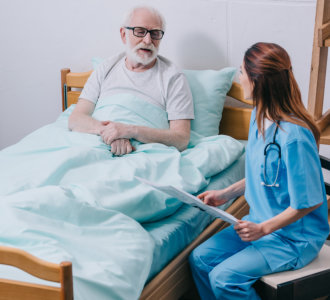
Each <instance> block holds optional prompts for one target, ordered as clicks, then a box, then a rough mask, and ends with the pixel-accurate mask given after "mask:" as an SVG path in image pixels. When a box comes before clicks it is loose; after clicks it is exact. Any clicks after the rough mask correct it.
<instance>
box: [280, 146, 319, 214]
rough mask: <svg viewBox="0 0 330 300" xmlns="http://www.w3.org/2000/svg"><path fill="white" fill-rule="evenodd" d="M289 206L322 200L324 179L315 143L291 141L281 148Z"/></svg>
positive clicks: (306, 205)
mask: <svg viewBox="0 0 330 300" xmlns="http://www.w3.org/2000/svg"><path fill="white" fill-rule="evenodd" d="M283 155H284V160H285V163H286V165H287V168H286V169H287V182H288V192H289V196H290V206H291V207H292V208H294V209H302V208H307V207H312V206H315V205H317V204H319V203H321V202H323V200H324V197H325V192H324V180H323V175H322V170H321V163H320V158H319V155H318V152H317V148H316V145H315V143H312V142H311V141H299V140H298V141H297V140H296V141H293V142H291V143H289V144H288V145H287V146H286V147H285V149H283Z"/></svg>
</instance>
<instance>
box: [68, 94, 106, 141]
mask: <svg viewBox="0 0 330 300" xmlns="http://www.w3.org/2000/svg"><path fill="white" fill-rule="evenodd" d="M94 108H95V104H94V103H93V102H91V101H88V100H85V99H79V101H78V103H77V104H76V107H75V108H74V110H73V111H72V113H71V115H70V117H69V129H70V130H72V131H78V132H86V133H92V134H97V135H100V134H101V130H102V129H103V128H104V126H105V125H106V124H108V123H109V122H108V121H98V120H95V119H94V118H92V117H91V115H92V113H93V111H94Z"/></svg>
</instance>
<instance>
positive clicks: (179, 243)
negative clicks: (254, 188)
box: [143, 154, 245, 281]
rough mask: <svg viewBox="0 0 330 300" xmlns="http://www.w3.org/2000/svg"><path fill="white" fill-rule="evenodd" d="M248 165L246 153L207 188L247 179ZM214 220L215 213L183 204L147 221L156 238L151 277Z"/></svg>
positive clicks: (147, 227) (228, 203) (229, 202)
mask: <svg viewBox="0 0 330 300" xmlns="http://www.w3.org/2000/svg"><path fill="white" fill-rule="evenodd" d="M244 169H245V154H243V155H242V156H241V157H240V158H239V159H238V160H237V161H236V162H235V163H233V164H232V165H231V166H230V167H229V168H227V169H226V170H224V171H222V172H221V173H219V174H218V175H216V176H214V177H212V178H211V181H210V183H209V185H208V186H207V188H205V189H204V190H215V189H222V188H225V187H227V186H229V185H231V184H233V183H235V182H236V181H238V180H241V179H243V178H244V177H245V173H244ZM204 190H203V191H204ZM203 191H201V192H203ZM233 201H234V199H232V200H231V201H228V202H227V203H225V204H224V205H222V206H219V208H221V209H223V210H225V209H226V208H227V207H228V206H229V205H230V204H231V203H232V202H233ZM213 220H214V217H211V216H210V215H209V214H207V213H205V212H203V211H201V210H199V209H198V208H196V207H192V206H189V205H186V204H183V205H182V206H181V208H180V209H179V210H178V211H177V212H176V213H175V214H173V215H171V216H170V217H167V218H165V219H162V220H160V221H158V222H152V223H145V224H143V227H144V229H146V230H147V231H148V232H149V234H150V235H151V237H152V238H153V240H154V242H155V251H154V255H153V263H152V266H151V270H150V273H149V277H148V281H150V280H151V279H152V278H153V277H154V276H155V275H156V274H158V273H159V272H160V271H161V270H162V269H163V268H164V267H165V266H166V265H167V264H168V263H169V262H170V261H171V260H172V259H173V258H175V256H176V255H178V254H179V253H180V252H181V251H182V250H183V249H185V248H186V247H187V246H188V245H189V244H190V243H191V242H192V241H193V240H194V239H195V238H196V237H197V236H198V235H199V234H200V233H201V232H202V231H203V230H204V229H205V228H206V227H207V226H208V225H209V224H210V223H211V222H212V221H213Z"/></svg>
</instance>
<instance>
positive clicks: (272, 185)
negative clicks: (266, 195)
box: [261, 122, 281, 187]
mask: <svg viewBox="0 0 330 300" xmlns="http://www.w3.org/2000/svg"><path fill="white" fill-rule="evenodd" d="M279 124H280V122H278V123H277V126H276V128H275V130H274V135H273V141H272V142H270V143H268V144H267V145H266V146H265V148H264V174H263V175H264V181H261V185H263V186H267V187H279V186H280V185H279V184H278V183H276V182H277V179H278V174H279V171H280V163H281V146H280V145H279V144H278V143H276V141H275V137H276V133H277V130H278V127H279ZM271 146H275V147H276V148H277V151H278V163H277V171H276V177H275V180H274V182H273V183H267V181H266V156H267V150H268V148H269V147H271Z"/></svg>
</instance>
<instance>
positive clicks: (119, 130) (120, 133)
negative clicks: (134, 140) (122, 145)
mask: <svg viewBox="0 0 330 300" xmlns="http://www.w3.org/2000/svg"><path fill="white" fill-rule="evenodd" d="M128 127H129V125H126V124H123V123H119V122H108V123H107V124H106V125H105V126H104V127H103V128H102V129H101V131H100V135H101V137H102V140H103V142H105V143H106V144H108V145H111V144H112V143H113V142H114V141H115V140H118V139H124V138H125V139H130V138H131V136H129V133H128Z"/></svg>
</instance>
